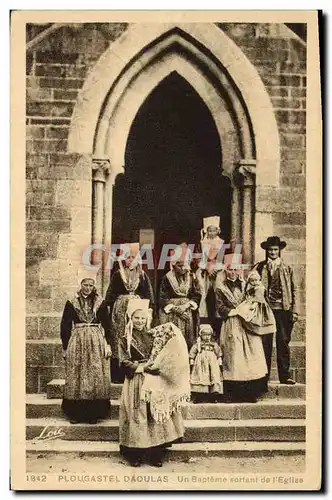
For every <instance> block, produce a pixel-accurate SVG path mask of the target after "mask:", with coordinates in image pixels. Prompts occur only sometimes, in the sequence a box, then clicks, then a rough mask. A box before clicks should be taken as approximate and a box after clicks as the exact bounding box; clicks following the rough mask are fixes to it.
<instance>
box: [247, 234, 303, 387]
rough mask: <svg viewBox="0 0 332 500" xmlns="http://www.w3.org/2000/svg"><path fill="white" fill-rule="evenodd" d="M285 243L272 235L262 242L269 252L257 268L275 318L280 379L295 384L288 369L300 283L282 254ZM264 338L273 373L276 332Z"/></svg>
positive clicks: (285, 382) (296, 317)
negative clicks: (272, 360) (274, 334)
mask: <svg viewBox="0 0 332 500" xmlns="http://www.w3.org/2000/svg"><path fill="white" fill-rule="evenodd" d="M285 246H286V242H285V241H281V240H280V238H279V236H269V237H268V238H267V240H266V241H263V242H262V243H261V247H262V248H263V250H265V252H266V258H265V260H264V261H262V262H259V263H258V264H256V266H255V268H254V269H255V270H256V271H258V273H259V274H260V276H261V277H262V283H263V285H264V286H265V288H266V290H267V298H268V302H269V304H270V306H271V308H272V311H273V314H274V317H275V320H276V325H277V332H276V347H277V365H278V374H279V380H280V383H281V384H287V385H293V384H295V381H294V380H293V379H292V378H291V377H290V373H289V365H290V349H289V342H290V339H291V334H292V329H293V325H294V323H295V322H296V321H297V319H298V312H297V287H296V285H295V282H294V277H293V270H292V268H291V267H290V266H288V265H286V264H285V263H284V261H283V260H282V259H281V257H280V254H281V250H283V249H284V248H285ZM262 340H263V347H264V352H265V357H266V364H267V366H268V374H269V376H270V370H271V356H272V345H273V334H268V335H263V337H262Z"/></svg>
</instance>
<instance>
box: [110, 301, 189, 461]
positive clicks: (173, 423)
mask: <svg viewBox="0 0 332 500" xmlns="http://www.w3.org/2000/svg"><path fill="white" fill-rule="evenodd" d="M148 308H149V301H148V300H141V299H133V300H132V301H130V302H129V303H128V310H127V326H126V337H122V338H121V341H120V344H119V354H120V361H121V366H122V367H123V369H124V372H125V381H124V384H123V389H122V394H121V400H120V413H119V429H120V433H119V442H120V453H121V454H122V455H123V456H124V457H125V458H126V459H127V460H128V461H129V462H130V464H131V465H133V466H138V465H140V464H141V462H142V461H143V460H145V459H146V460H148V461H149V463H150V464H151V465H154V466H157V467H160V466H161V465H162V459H163V454H164V451H165V448H166V447H167V446H170V445H171V444H172V443H174V442H176V441H179V440H181V439H182V437H183V435H184V425H183V420H182V415H181V411H180V406H181V405H182V404H183V403H184V402H185V401H187V400H188V398H189V397H190V386H189V361H188V353H187V346H186V343H185V341H184V339H183V336H182V334H181V332H180V331H179V329H178V328H177V327H176V326H175V325H172V324H169V323H168V324H165V325H162V326H159V327H156V328H154V329H152V330H149V328H148V327H149V325H148V321H149V309H148Z"/></svg>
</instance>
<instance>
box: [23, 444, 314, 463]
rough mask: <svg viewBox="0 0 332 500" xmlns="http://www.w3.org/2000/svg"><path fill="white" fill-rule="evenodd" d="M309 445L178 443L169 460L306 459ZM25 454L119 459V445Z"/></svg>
mask: <svg viewBox="0 0 332 500" xmlns="http://www.w3.org/2000/svg"><path fill="white" fill-rule="evenodd" d="M305 450H306V445H305V443H304V442H302V441H298V442H294V443H291V442H286V443H284V442H278V441H276V442H271V441H262V442H257V443H255V442H251V441H249V442H246V441H230V442H227V441H226V442H224V443H179V444H173V446H172V448H170V449H168V450H167V455H166V460H168V461H171V460H177V461H179V460H190V459H192V458H194V457H224V456H226V457H238V458H241V457H243V458H248V457H250V459H253V458H256V457H268V458H273V457H274V456H292V455H304V454H305ZM26 451H27V454H28V456H29V455H32V456H33V455H35V454H38V455H42V456H43V457H44V456H45V457H47V456H48V455H54V454H58V453H61V454H64V455H65V456H66V458H67V460H68V459H73V458H77V457H81V456H82V454H84V456H85V457H89V456H90V457H101V458H102V457H103V458H109V457H111V456H114V455H115V456H118V454H119V445H118V443H109V442H106V441H100V442H98V441H65V440H62V439H56V440H51V441H44V442H43V441H27V442H26Z"/></svg>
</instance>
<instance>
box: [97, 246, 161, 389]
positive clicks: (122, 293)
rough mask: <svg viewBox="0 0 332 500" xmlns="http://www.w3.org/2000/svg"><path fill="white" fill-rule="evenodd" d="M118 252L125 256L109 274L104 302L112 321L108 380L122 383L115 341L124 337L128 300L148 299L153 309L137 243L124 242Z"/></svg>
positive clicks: (149, 284)
mask: <svg viewBox="0 0 332 500" xmlns="http://www.w3.org/2000/svg"><path fill="white" fill-rule="evenodd" d="M121 249H123V250H124V251H128V250H129V253H128V256H127V257H126V258H125V259H124V260H123V261H119V270H117V271H115V272H114V273H113V274H112V277H111V281H110V284H109V286H108V289H107V292H106V297H105V302H106V304H107V305H108V306H109V307H110V314H111V321H112V336H111V339H112V343H111V346H112V352H113V355H112V362H111V367H112V381H113V382H123V380H124V375H123V373H121V370H120V366H119V341H120V340H121V338H122V337H123V336H124V334H125V325H126V322H125V317H126V310H127V305H128V303H129V301H130V300H132V299H134V298H135V299H137V298H141V299H148V300H149V301H150V303H151V307H152V308H154V294H153V289H152V286H151V282H150V279H149V277H148V275H147V274H146V272H145V271H144V270H143V269H142V265H141V258H140V253H139V250H140V249H139V243H126V244H123V245H121Z"/></svg>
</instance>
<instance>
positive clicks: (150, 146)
mask: <svg viewBox="0 0 332 500" xmlns="http://www.w3.org/2000/svg"><path fill="white" fill-rule="evenodd" d="M221 149H222V145H221V144H220V138H219V134H218V131H217V129H216V126H215V123H214V121H213V118H212V116H211V113H210V111H209V110H208V108H207V106H206V104H205V103H204V102H203V101H202V99H201V98H200V96H199V95H198V94H197V93H196V91H195V90H194V89H193V88H192V87H191V85H189V83H188V82H186V81H185V80H184V78H182V77H181V76H180V75H179V74H178V73H176V72H173V73H171V74H170V75H169V76H168V77H166V78H165V79H164V80H163V81H162V82H161V83H160V84H159V85H158V86H157V87H156V88H155V89H154V90H153V92H152V93H151V94H150V95H149V97H148V98H147V99H146V100H145V102H144V103H143V105H142V106H141V107H140V109H139V111H138V113H137V115H136V117H135V119H134V121H133V123H132V126H131V128H130V132H129V136H128V140H127V145H126V153H125V173H124V175H121V176H118V177H117V180H116V182H115V187H114V192H113V224H112V228H113V230H112V242H113V243H123V242H125V241H139V239H140V234H141V230H144V229H149V230H151V231H150V233H152V235H153V240H154V248H155V250H156V254H157V258H158V256H159V254H160V251H161V246H162V245H163V244H164V243H170V244H177V243H178V242H179V241H187V242H188V243H192V244H197V243H198V242H199V239H200V229H201V227H202V218H203V217H205V216H209V215H219V216H220V221H221V231H222V234H221V235H222V237H223V238H224V239H225V240H226V241H228V240H229V238H230V230H231V226H230V225H231V188H230V185H229V180H228V179H227V178H226V177H223V176H222V151H221ZM128 214H130V217H129V216H128ZM124 221H125V223H124ZM161 273H162V271H161ZM161 273H160V274H161ZM153 277H154V278H156V275H154V276H153ZM154 281H155V280H154Z"/></svg>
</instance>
